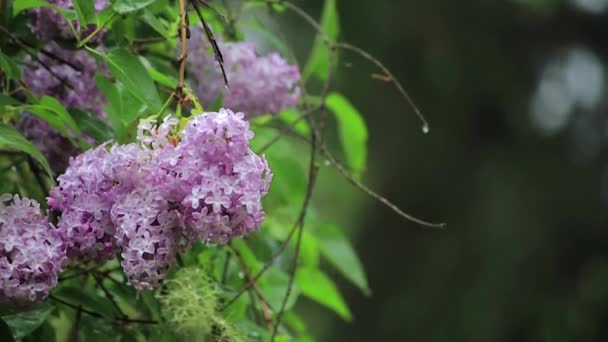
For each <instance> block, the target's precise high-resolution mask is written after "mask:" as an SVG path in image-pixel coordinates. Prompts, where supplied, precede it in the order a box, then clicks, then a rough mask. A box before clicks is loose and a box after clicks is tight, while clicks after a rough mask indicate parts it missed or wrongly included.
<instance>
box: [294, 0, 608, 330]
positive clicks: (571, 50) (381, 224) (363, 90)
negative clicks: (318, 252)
mask: <svg viewBox="0 0 608 342" xmlns="http://www.w3.org/2000/svg"><path fill="white" fill-rule="evenodd" d="M296 3H297V4H299V5H300V6H302V7H304V8H305V9H306V10H307V11H309V12H310V13H311V14H313V15H314V16H316V17H318V14H319V13H320V10H321V6H322V1H320V0H319V1H317V0H315V1H312V0H311V1H296ZM338 6H339V12H340V19H341V26H342V35H341V36H342V39H343V40H345V41H348V42H350V43H353V44H356V45H358V46H361V47H363V48H365V49H367V50H368V51H370V52H371V53H373V54H375V55H376V56H377V57H379V59H380V60H382V61H383V62H384V63H385V64H386V65H387V66H388V67H389V68H391V69H392V71H393V72H394V74H395V75H396V76H397V77H398V78H399V79H400V80H401V81H402V83H403V84H404V85H405V87H406V88H407V89H408V90H409V92H410V94H411V95H412V97H413V98H414V99H415V101H416V102H417V104H418V105H419V107H420V108H421V110H422V111H423V112H424V113H425V115H426V117H427V119H428V120H429V121H430V123H431V131H430V134H426V135H425V134H423V133H422V131H421V126H420V123H419V121H418V120H417V119H416V117H415V115H414V113H413V111H412V110H411V108H410V107H408V105H407V104H406V103H405V102H404V100H403V99H402V98H401V97H400V96H399V95H398V93H397V92H396V91H395V89H394V88H393V87H392V86H391V85H390V84H388V83H385V82H382V81H379V80H375V79H373V78H372V77H371V74H372V73H374V72H378V70H376V69H375V68H374V67H373V66H371V65H369V64H368V63H366V62H365V61H364V60H362V59H361V58H360V57H358V56H355V55H350V54H348V53H343V55H342V63H341V64H340V65H339V66H338V76H337V80H336V82H335V84H334V85H335V88H336V89H338V90H340V91H342V92H344V93H345V94H346V95H347V96H348V97H349V98H351V99H352V101H353V103H354V104H355V105H356V106H357V107H358V108H359V110H360V111H361V112H362V113H363V115H364V116H365V119H366V121H367V124H368V127H369V132H370V138H369V154H370V157H369V167H368V170H367V173H366V175H365V177H364V180H365V181H366V182H367V183H369V184H371V185H372V186H373V187H374V188H376V189H378V190H380V192H381V193H383V194H384V195H386V196H387V197H388V198H391V199H393V200H394V201H395V202H396V203H397V204H398V205H400V206H401V207H402V208H404V209H406V211H408V212H410V213H412V214H415V215H417V216H420V217H422V218H425V219H429V220H435V221H438V220H439V221H441V220H443V221H446V222H447V223H448V228H447V230H445V231H438V230H432V229H425V228H421V227H419V226H417V225H416V224H413V223H410V222H406V221H404V220H403V219H401V218H400V217H398V216H397V215H395V214H394V213H392V212H391V211H390V210H388V209H387V208H385V207H383V206H382V205H380V204H378V203H376V202H374V201H372V200H371V199H369V198H367V197H366V196H363V195H361V194H360V193H358V192H357V191H356V190H353V189H352V188H350V187H348V185H347V184H346V182H344V181H338V182H336V181H329V180H334V179H335V178H336V177H335V175H334V176H332V175H331V173H332V172H331V171H327V172H325V173H324V175H325V177H326V178H325V182H322V183H321V184H322V186H321V187H320V188H319V190H318V192H319V193H324V194H325V195H324V196H327V193H335V194H336V196H335V198H336V199H337V200H336V201H334V202H331V201H328V203H325V205H321V207H322V208H319V209H320V211H321V212H322V213H323V214H324V215H325V216H328V217H330V218H332V219H334V220H336V221H339V222H340V223H341V224H342V226H344V227H348V228H349V229H350V230H351V232H352V234H351V236H352V239H353V241H354V243H355V246H356V249H357V251H358V252H359V254H360V256H361V258H362V260H363V263H364V265H365V269H366V271H367V274H368V277H369V283H370V286H371V288H372V291H373V294H372V296H370V297H365V296H364V295H363V294H362V293H361V292H359V291H358V290H357V289H356V288H354V287H352V286H351V285H349V284H348V283H347V282H345V281H344V282H340V283H339V286H340V288H341V289H342V291H343V292H344V293H345V295H346V297H347V300H348V303H349V305H350V307H351V309H352V311H353V315H354V320H353V322H351V323H347V322H343V321H341V320H340V319H339V318H336V317H337V316H334V315H332V314H331V313H330V312H328V311H325V310H324V309H323V308H321V307H319V306H315V305H307V303H306V302H303V303H301V304H300V306H301V310H303V311H304V312H306V313H307V318H308V322H309V324H310V325H311V326H312V329H313V330H314V331H315V334H316V335H317V336H319V337H320V338H319V339H320V340H321V341H484V342H485V341H606V340H608V325H606V322H607V321H608V230H607V227H606V214H605V213H606V211H605V208H606V205H607V204H608V169H607V168H606V166H607V165H606V161H605V158H606V148H605V145H606V140H607V134H608V120H607V119H608V117H607V115H606V110H607V109H608V101H607V100H606V99H607V98H606V96H605V95H606V92H607V87H606V83H605V81H606V71H605V62H606V61H607V58H608V44H607V43H606V35H605V33H606V28H607V27H608V1H606V0H577V1H574V0H573V1H561V0H536V1H535V0H511V1H509V0H503V1H486V0H467V1H448V0H402V1H398V0H394V1H390V0H381V1H352V0H350V1H346V0H342V1H339V2H338ZM289 23H290V27H289V33H288V35H289V37H290V38H291V40H292V42H293V41H295V42H296V45H297V46H296V48H297V50H296V52H297V53H298V54H299V55H300V56H301V57H302V58H304V57H306V55H307V51H308V49H309V47H310V37H312V32H311V29H310V28H309V27H308V26H306V24H305V22H303V21H302V20H300V19H298V18H297V17H290V19H289ZM319 197H322V196H319ZM346 199H349V200H348V201H347V202H345V200H346ZM322 204H323V203H322ZM317 205H319V203H318V202H317ZM345 213H346V214H345Z"/></svg>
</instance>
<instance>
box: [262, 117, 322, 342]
mask: <svg viewBox="0 0 608 342" xmlns="http://www.w3.org/2000/svg"><path fill="white" fill-rule="evenodd" d="M308 122H309V124H310V125H311V126H313V122H312V118H308ZM311 128H313V127H311ZM317 138H318V136H317V134H316V131H315V130H314V129H313V130H312V131H311V140H312V141H311V144H310V166H309V171H308V186H307V188H306V197H305V199H304V205H303V206H302V210H301V211H300V216H299V217H298V221H297V223H298V226H299V228H298V237H297V239H296V250H295V255H294V259H293V264H292V266H291V271H290V275H289V283H288V284H287V291H286V292H285V296H284V297H283V301H282V302H281V308H280V309H279V312H278V314H277V318H276V321H275V323H274V328H273V331H272V337H271V339H270V341H271V342H273V341H274V339H275V338H276V335H277V332H278V330H279V326H280V325H281V321H282V319H283V314H284V312H285V308H286V306H287V301H288V300H289V296H290V295H291V291H292V289H293V283H294V280H295V276H296V272H297V269H298V260H299V258H300V247H301V244H302V234H303V232H304V220H305V218H306V212H307V210H308V206H309V204H310V199H311V198H312V193H313V190H314V187H315V183H316V180H317V174H318V171H319V166H318V165H317V164H316V155H317Z"/></svg>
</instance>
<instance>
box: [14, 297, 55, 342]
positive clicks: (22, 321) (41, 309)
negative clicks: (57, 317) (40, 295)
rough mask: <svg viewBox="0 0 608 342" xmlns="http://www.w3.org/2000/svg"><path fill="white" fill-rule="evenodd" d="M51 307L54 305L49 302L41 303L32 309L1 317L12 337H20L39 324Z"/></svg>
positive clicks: (51, 309) (29, 332)
mask: <svg viewBox="0 0 608 342" xmlns="http://www.w3.org/2000/svg"><path fill="white" fill-rule="evenodd" d="M53 309H54V306H52V305H50V304H49V303H43V304H41V305H40V306H38V307H36V308H35V309H33V310H30V311H25V312H20V313H18V314H14V315H6V316H3V317H2V319H3V320H4V321H5V322H6V324H7V325H8V326H9V327H10V328H11V330H12V332H13V336H14V338H15V339H21V338H24V337H25V336H27V335H29V334H31V333H32V331H34V330H36V329H37V328H38V327H39V326H41V325H42V323H44V321H46V319H47V317H48V316H49V314H50V313H51V311H53Z"/></svg>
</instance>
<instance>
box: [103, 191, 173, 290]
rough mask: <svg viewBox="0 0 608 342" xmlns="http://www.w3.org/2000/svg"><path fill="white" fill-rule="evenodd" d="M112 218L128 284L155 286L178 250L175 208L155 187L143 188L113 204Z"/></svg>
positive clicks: (164, 274)
mask: <svg viewBox="0 0 608 342" xmlns="http://www.w3.org/2000/svg"><path fill="white" fill-rule="evenodd" d="M112 221H113V222H114V223H115V225H116V242H117V244H118V246H119V247H120V248H122V253H121V256H122V263H121V264H122V267H123V270H124V272H125V274H126V275H127V279H128V282H129V284H130V285H132V286H133V287H135V288H136V289H138V290H145V289H152V288H155V287H157V286H158V285H159V284H160V281H161V280H162V279H163V278H164V277H165V276H166V275H167V273H168V272H169V268H170V267H171V265H172V264H173V262H174V261H175V257H176V254H177V246H178V244H179V240H180V229H179V224H178V220H177V211H176V210H175V209H170V206H169V203H168V202H167V201H166V200H165V199H163V197H162V196H160V195H159V194H158V192H156V191H155V190H154V189H146V188H142V189H138V190H137V191H135V192H132V193H130V194H127V195H125V196H123V197H122V198H121V199H120V200H119V201H118V202H117V203H116V204H115V205H114V206H113V207H112Z"/></svg>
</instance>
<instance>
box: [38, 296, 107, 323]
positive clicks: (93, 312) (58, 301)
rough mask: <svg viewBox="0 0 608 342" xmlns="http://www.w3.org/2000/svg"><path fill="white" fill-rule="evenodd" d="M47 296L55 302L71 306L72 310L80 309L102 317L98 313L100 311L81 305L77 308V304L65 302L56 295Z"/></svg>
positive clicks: (88, 313)
mask: <svg viewBox="0 0 608 342" xmlns="http://www.w3.org/2000/svg"><path fill="white" fill-rule="evenodd" d="M49 298H50V299H52V300H54V301H56V302H57V303H60V304H63V305H65V306H67V307H70V308H72V309H74V310H81V311H82V312H84V313H86V314H87V315H91V316H93V317H97V318H104V317H103V315H102V314H100V313H97V312H95V311H91V310H88V309H84V308H82V307H81V308H80V309H79V306H78V305H74V304H72V303H69V302H66V301H65V300H63V299H59V298H57V297H55V296H53V295H50V296H49Z"/></svg>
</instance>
